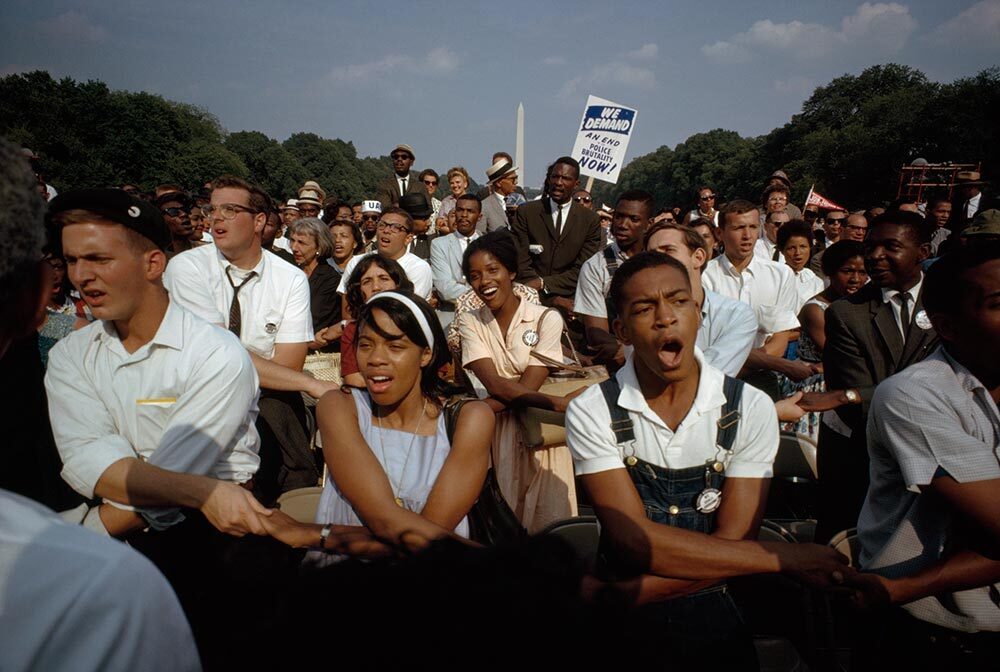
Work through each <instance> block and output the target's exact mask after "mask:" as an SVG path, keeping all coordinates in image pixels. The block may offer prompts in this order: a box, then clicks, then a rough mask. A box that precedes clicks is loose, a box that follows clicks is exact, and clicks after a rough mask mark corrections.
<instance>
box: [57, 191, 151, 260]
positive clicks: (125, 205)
mask: <svg viewBox="0 0 1000 672" xmlns="http://www.w3.org/2000/svg"><path fill="white" fill-rule="evenodd" d="M67 210H86V211H87V212H92V213H94V214H95V215H99V216H101V217H102V218H104V219H109V220H111V221H112V222H117V223H118V224H121V225H122V226H124V227H127V228H129V229H132V230H133V231H135V232H136V233H138V234H140V235H143V236H145V237H146V238H149V239H150V240H151V241H153V244H155V245H156V246H157V247H159V248H160V249H161V250H166V249H167V247H169V246H170V229H169V228H167V223H166V222H164V221H163V215H161V214H160V211H159V209H158V208H157V207H156V206H154V205H152V204H150V203H146V202H145V201H140V200H139V199H138V198H134V197H132V196H130V195H129V194H128V193H127V192H125V191H122V190H121V189H80V190H77V191H67V192H64V193H62V194H59V195H58V196H56V197H55V198H53V199H52V200H51V201H49V212H48V215H47V220H46V221H47V222H48V224H49V226H50V227H51V226H52V217H53V216H54V215H57V214H59V213H61V212H66V211H67ZM52 232H53V233H58V231H56V230H53V231H52Z"/></svg>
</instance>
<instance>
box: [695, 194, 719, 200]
mask: <svg viewBox="0 0 1000 672" xmlns="http://www.w3.org/2000/svg"><path fill="white" fill-rule="evenodd" d="M698 200H699V201H714V200H715V194H712V195H711V196H699V197H698Z"/></svg>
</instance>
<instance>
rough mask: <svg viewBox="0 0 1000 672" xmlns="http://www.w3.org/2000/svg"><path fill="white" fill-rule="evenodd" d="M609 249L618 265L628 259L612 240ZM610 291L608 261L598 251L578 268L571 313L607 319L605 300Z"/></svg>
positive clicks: (600, 251) (602, 251)
mask: <svg viewBox="0 0 1000 672" xmlns="http://www.w3.org/2000/svg"><path fill="white" fill-rule="evenodd" d="M609 247H610V248H611V250H612V251H613V252H614V255H615V259H617V260H618V263H619V264H623V263H625V260H626V259H628V257H627V256H625V253H624V252H622V251H621V249H619V247H618V243H616V242H615V241H613V240H612V241H611V244H610V245H609ZM610 290H611V273H610V272H609V271H608V260H607V257H605V256H604V250H599V251H598V252H597V254H595V255H593V256H592V257H590V259H587V261H585V262H583V265H582V266H581V267H580V278H579V281H578V282H577V285H576V297H575V298H574V299H573V312H574V313H579V314H580V315H590V316H591V317H600V318H604V319H607V317H608V305H607V303H606V299H607V296H608V292H609V291H610Z"/></svg>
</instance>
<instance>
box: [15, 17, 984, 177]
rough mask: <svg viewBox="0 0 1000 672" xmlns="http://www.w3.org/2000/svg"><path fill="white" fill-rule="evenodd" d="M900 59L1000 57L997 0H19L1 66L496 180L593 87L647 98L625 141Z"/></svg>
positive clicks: (742, 110) (244, 126)
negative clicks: (510, 158)
mask: <svg viewBox="0 0 1000 672" xmlns="http://www.w3.org/2000/svg"><path fill="white" fill-rule="evenodd" d="M887 61H894V62H899V63H904V64H906V65H911V66H913V67H916V68H919V69H920V70H922V71H923V72H925V73H926V74H927V75H928V76H929V77H930V78H931V79H933V80H936V81H952V80H953V79H955V78H957V77H962V76H968V75H973V74H975V73H976V72H978V71H979V70H981V69H983V68H985V67H989V66H992V65H997V64H1000V0H982V1H979V2H970V1H958V2H956V1H948V2H940V1H929V0H912V1H910V2H899V3H896V2H893V3H864V4H861V3H858V2H842V1H840V0H828V1H826V2H822V3H803V2H793V1H791V0H746V1H744V2H741V3H733V2H717V1H714V0H675V1H673V2H669V3H666V2H628V1H619V2H615V3H611V2H587V1H583V2H572V3H570V2H561V1H559V2H549V3H540V2H521V1H513V0H511V1H508V2H491V3H488V4H486V3H483V4H478V3H474V2H425V1H423V0H414V1H411V2H405V3H403V2H383V3H369V2H329V1H327V2H323V1H318V0H317V1H295V2H292V1H287V2H282V3H276V2H261V1H259V0H244V1H241V2H236V1H233V0H218V1H216V2H212V3H208V2H193V1H189V0H175V1H174V2H169V3H166V2H162V3H146V2H138V1H133V2H129V1H125V0H89V1H88V0H65V1H58V0H4V1H3V3H2V6H0V75H6V74H11V73H15V72H24V71H27V70H34V69H46V70H49V71H50V72H51V73H53V75H54V76H57V77H60V76H70V77H73V78H75V79H79V80H86V79H100V80H103V81H105V82H107V83H108V84H109V85H110V86H111V87H112V88H119V89H127V90H145V91H150V92H154V93H158V94H161V95H163V96H165V97H167V98H170V99H172V100H177V101H183V102H188V103H193V104H196V105H199V106H201V107H204V108H206V109H208V110H209V111H210V112H212V113H213V114H215V115H216V116H217V117H218V118H219V119H220V121H221V122H222V124H223V125H224V126H225V127H226V128H227V129H228V130H230V131H239V130H260V131H263V132H264V133H266V134H268V135H269V136H271V137H274V138H276V139H278V140H284V139H286V138H287V137H288V136H289V135H290V134H292V133H294V132H297V131H311V132H315V133H318V134H320V135H323V136H326V137H339V138H342V139H344V140H351V141H353V142H354V144H355V146H356V147H357V149H358V153H359V154H360V155H362V156H365V155H372V154H376V155H377V154H386V153H388V151H389V150H390V149H391V148H392V146H394V145H395V144H396V143H397V142H407V143H409V144H411V145H413V147H414V148H415V151H416V154H417V162H416V163H417V166H418V167H426V166H431V167H434V168H436V169H437V170H439V171H442V170H446V169H447V168H449V167H450V166H452V165H456V164H461V165H464V166H465V167H466V168H467V169H468V170H469V172H470V173H471V174H472V175H473V176H474V177H476V179H477V180H479V181H482V180H483V178H484V171H485V169H486V168H487V166H488V165H489V159H490V155H491V154H492V152H493V151H494V150H497V149H506V150H508V151H510V152H511V153H513V150H514V119H515V109H516V107H517V104H518V102H519V101H523V102H524V106H525V115H526V130H525V136H526V143H525V144H526V152H525V154H526V157H525V167H524V168H525V176H524V179H522V183H527V184H529V185H537V184H538V183H539V182H540V181H541V178H542V174H543V171H544V167H545V165H546V164H547V163H548V162H550V161H551V160H552V159H554V158H556V157H557V156H559V155H562V154H567V153H569V151H570V150H571V149H572V146H573V140H574V138H575V128H576V124H577V122H578V120H579V117H580V114H581V112H582V109H583V105H584V102H585V100H586V97H587V94H589V93H592V94H595V95H598V96H601V97H603V98H607V99H610V100H613V101H616V102H618V103H622V104H624V105H628V106H631V107H635V108H637V109H638V110H639V115H638V118H637V121H636V127H635V131H634V134H633V137H632V140H631V144H630V146H629V152H628V158H634V157H635V156H639V155H641V154H645V153H648V152H650V151H653V150H654V149H656V148H657V147H659V146H661V145H664V144H666V145H670V146H673V145H675V144H676V143H678V142H681V141H683V140H684V139H685V138H687V137H688V136H689V135H691V134H692V133H697V132H701V131H707V130H711V129H713V128H720V127H721V128H726V129H731V130H735V131H738V132H739V133H741V134H743V135H757V134H761V133H766V132H767V131H769V130H771V129H772V128H774V127H775V126H778V125H781V124H783V123H785V122H786V121H787V120H788V119H789V117H790V116H791V115H792V114H794V113H795V112H797V111H798V110H799V108H800V106H801V104H802V101H803V100H804V99H805V98H806V97H808V95H809V94H810V93H811V91H812V90H813V88H814V87H815V86H818V85H822V84H825V83H827V82H828V81H829V80H830V79H832V78H833V77H836V76H838V75H842V74H845V73H853V74H857V73H859V72H860V71H861V70H862V69H864V68H865V67H867V66H869V65H872V64H875V63H883V62H887Z"/></svg>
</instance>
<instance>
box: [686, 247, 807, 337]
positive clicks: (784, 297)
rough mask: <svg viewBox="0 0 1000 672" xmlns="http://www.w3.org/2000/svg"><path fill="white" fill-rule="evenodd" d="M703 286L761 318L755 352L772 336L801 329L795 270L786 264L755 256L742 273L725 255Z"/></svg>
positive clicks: (705, 277)
mask: <svg viewBox="0 0 1000 672" xmlns="http://www.w3.org/2000/svg"><path fill="white" fill-rule="evenodd" d="M701 282H702V285H704V287H705V288H706V289H709V290H711V291H713V292H715V293H717V294H722V295H723V296H728V297H729V298H730V299H736V300H737V301H743V302H744V303H746V304H748V305H749V306H750V307H751V308H753V310H754V314H755V315H756V317H757V338H756V340H755V341H754V347H755V348H759V347H760V346H762V345H764V343H765V342H767V339H768V337H770V336H771V335H772V334H776V333H778V332H779V331H787V330H789V329H797V328H798V327H799V318H798V317H797V315H798V310H797V308H798V301H799V295H798V292H797V291H796V290H795V277H794V274H793V273H792V269H790V268H788V266H786V265H785V264H779V263H777V262H775V261H767V260H766V259H761V258H759V257H756V256H751V258H750V263H749V264H748V265H747V267H746V268H744V269H743V271H742V272H738V271H737V270H736V268H735V267H734V266H733V263H732V262H731V261H729V257H727V256H726V255H724V254H722V255H719V256H718V257H716V258H715V259H712V260H711V261H710V262H708V264H707V265H706V266H705V272H704V273H702V276H701Z"/></svg>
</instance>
